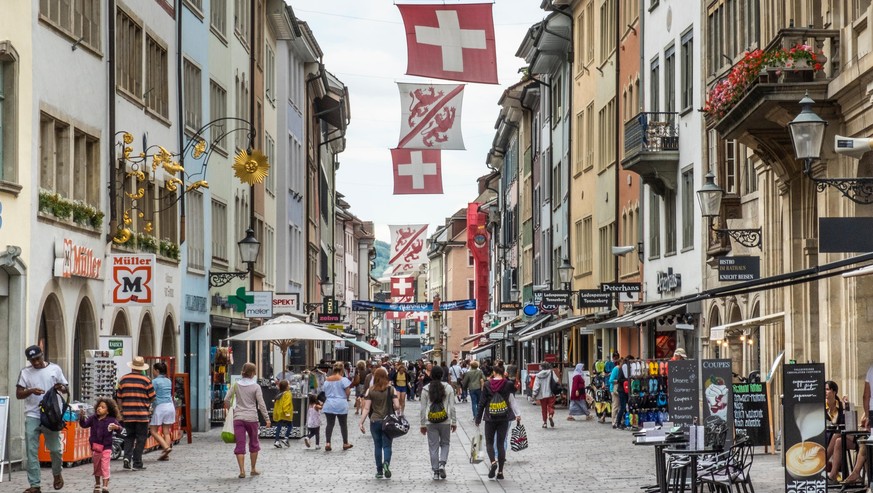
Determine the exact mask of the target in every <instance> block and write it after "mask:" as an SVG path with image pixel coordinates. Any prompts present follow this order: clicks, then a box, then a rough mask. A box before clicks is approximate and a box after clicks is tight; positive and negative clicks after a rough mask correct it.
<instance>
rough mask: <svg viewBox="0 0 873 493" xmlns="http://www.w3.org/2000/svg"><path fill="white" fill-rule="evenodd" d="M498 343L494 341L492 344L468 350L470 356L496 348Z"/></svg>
mask: <svg viewBox="0 0 873 493" xmlns="http://www.w3.org/2000/svg"><path fill="white" fill-rule="evenodd" d="M499 343H500V341H494V342H489V343H488V344H485V345H484V346H479V347H475V348H473V349H471V350H470V354H478V353H481V352H484V351H488V350H489V349H491V348H493V347H494V346H496V345H497V344H499Z"/></svg>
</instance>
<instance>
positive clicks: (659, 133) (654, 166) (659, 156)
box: [621, 112, 679, 195]
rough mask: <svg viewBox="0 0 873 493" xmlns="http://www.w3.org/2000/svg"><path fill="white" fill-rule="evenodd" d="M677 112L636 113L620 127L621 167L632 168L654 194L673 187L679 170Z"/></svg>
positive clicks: (628, 169)
mask: <svg viewBox="0 0 873 493" xmlns="http://www.w3.org/2000/svg"><path fill="white" fill-rule="evenodd" d="M677 120H678V114H677V113H653V112H646V113H640V114H639V115H637V117H636V118H634V119H632V120H631V121H629V122H627V123H626V124H625V126H624V155H625V158H624V159H623V160H622V161H621V165H622V167H623V168H624V169H625V170H627V171H632V172H634V173H636V174H638V175H640V178H641V179H642V180H643V183H645V184H646V185H649V186H650V187H652V190H653V191H654V192H655V193H657V194H658V195H664V192H665V191H666V190H667V189H670V190H676V181H677V175H678V170H679V126H678V125H677V123H676V122H677Z"/></svg>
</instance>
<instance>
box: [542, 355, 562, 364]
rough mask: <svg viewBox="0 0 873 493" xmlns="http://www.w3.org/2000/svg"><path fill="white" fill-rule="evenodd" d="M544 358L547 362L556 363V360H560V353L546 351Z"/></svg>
mask: <svg viewBox="0 0 873 493" xmlns="http://www.w3.org/2000/svg"><path fill="white" fill-rule="evenodd" d="M543 359H544V360H545V361H546V363H554V362H555V361H558V355H557V354H555V353H546V354H545V355H544V356H543Z"/></svg>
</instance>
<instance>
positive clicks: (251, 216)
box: [249, 2, 263, 291]
mask: <svg viewBox="0 0 873 493" xmlns="http://www.w3.org/2000/svg"><path fill="white" fill-rule="evenodd" d="M249 8H250V9H251V10H250V11H249V119H251V124H252V129H253V131H252V134H251V137H249V149H252V150H254V148H255V139H256V138H257V135H258V127H257V126H256V123H257V121H258V120H257V118H256V117H257V115H256V114H255V113H256V111H257V110H256V109H255V50H256V49H257V44H256V42H257V36H255V28H256V22H255V12H256V11H258V9H257V8H256V4H255V2H252V3H251V4H250V7H249ZM249 204H250V205H249V228H251V229H252V231H255V185H254V183H253V184H251V185H249ZM262 239H263V238H262ZM249 265H250V267H249V290H250V291H254V290H255V264H254V263H252V264H249Z"/></svg>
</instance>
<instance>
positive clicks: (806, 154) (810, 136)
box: [788, 95, 873, 204]
mask: <svg viewBox="0 0 873 493" xmlns="http://www.w3.org/2000/svg"><path fill="white" fill-rule="evenodd" d="M814 104H815V101H813V100H812V98H810V97H809V95H806V96H804V97H803V99H801V100H800V107H801V109H800V113H798V115H797V116H796V117H794V120H791V121H790V122H789V123H788V131H789V132H790V133H791V143H792V144H793V145H794V156H795V157H796V158H797V159H802V160H803V174H805V175H806V176H807V177H808V178H809V179H810V180H812V181H813V182H815V190H816V191H817V192H819V193H821V192H824V191H825V190H826V189H827V187H834V188H836V189H837V190H839V191H840V193H841V194H843V196H844V197H846V198H847V199H849V200H851V201H852V202H855V203H856V204H871V203H873V178H816V177H815V176H813V175H812V163H813V162H814V161H818V160H819V159H821V147H822V144H823V143H824V134H825V127H827V125H828V122H827V121H825V120H823V119H822V117H820V116H818V114H816V112H815V111H813V110H812V105H814Z"/></svg>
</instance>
